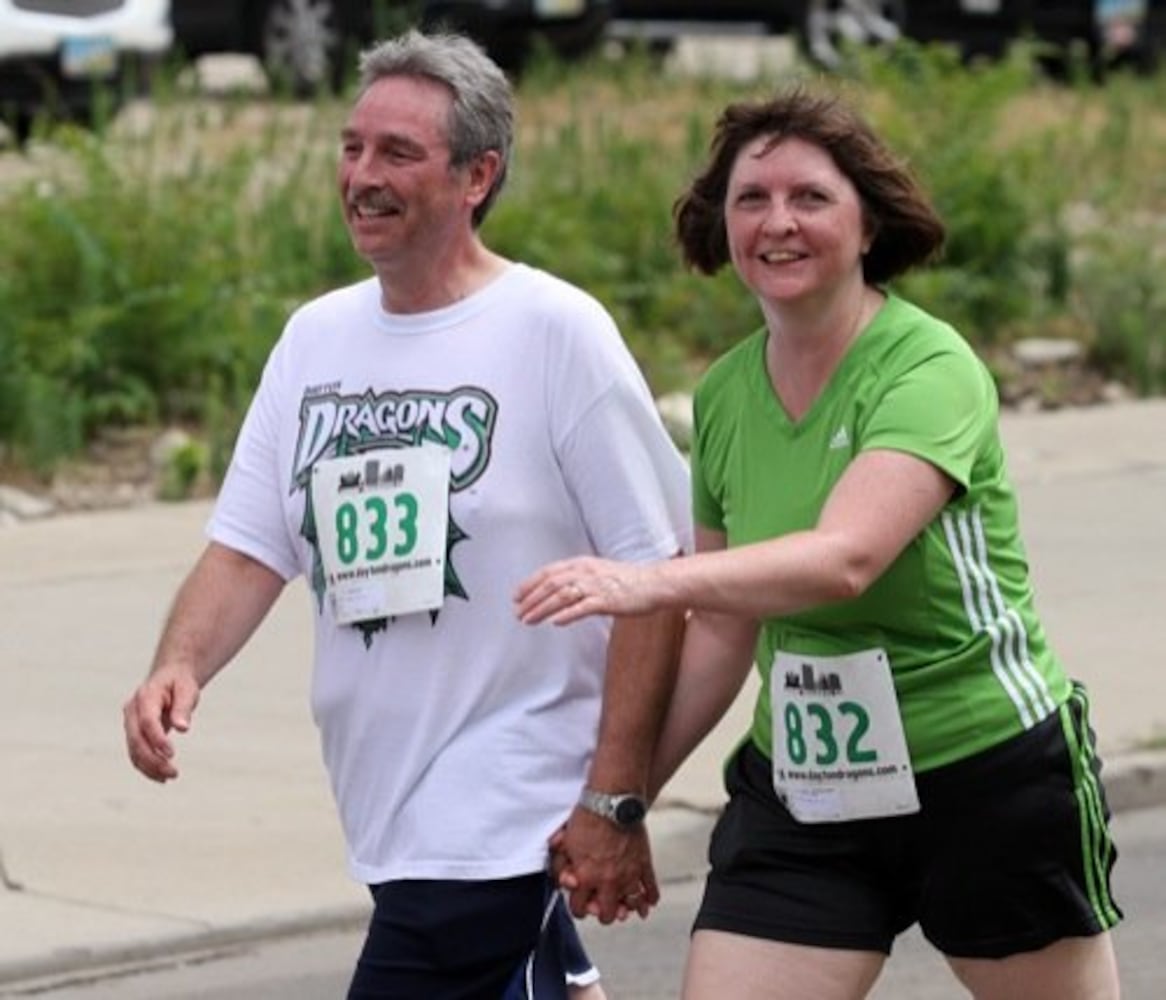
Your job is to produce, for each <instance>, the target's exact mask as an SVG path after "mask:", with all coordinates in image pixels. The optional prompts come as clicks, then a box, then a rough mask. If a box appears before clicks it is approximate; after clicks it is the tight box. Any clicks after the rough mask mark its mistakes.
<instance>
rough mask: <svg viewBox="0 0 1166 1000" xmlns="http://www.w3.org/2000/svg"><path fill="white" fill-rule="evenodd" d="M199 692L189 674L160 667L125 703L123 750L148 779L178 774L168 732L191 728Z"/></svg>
mask: <svg viewBox="0 0 1166 1000" xmlns="http://www.w3.org/2000/svg"><path fill="white" fill-rule="evenodd" d="M198 694H199V688H198V684H197V683H196V682H195V681H194V679H193V678H192V677H191V676H190V675H189V674H188V673H186V672H185V671H182V670H180V669H177V668H167V667H163V668H161V669H159V670H156V671H154V672H153V673H151V674H150V676H149V677H147V678H146V680H145V681H144V682H143V683H142V684H141V686H140V687H139V688H138V689H137V690H136V691H135V692H134V693H133V695H131V696H130V699H129V701H127V702H126V703H125V706H124V707H123V709H122V722H123V724H124V726H125V736H126V750H127V751H128V753H129V757H130V761H131V762H132V763H133V765H134V767H136V768H137V769H138V770H139V771H141V772H142V774H144V775H145V776H146V777H147V778H149V779H150V780H151V781H157V782H165V781H169V780H170V779H172V778H177V777H178V768H177V767H175V766H174V746H173V744H172V743H171V741H170V739H169V735H168V734H169V733H170V731H171V730H176V731H177V732H180V733H185V732H186V731H187V730H188V729H190V716H191V714H192V713H193V712H194V708H195V706H196V705H197V704H198Z"/></svg>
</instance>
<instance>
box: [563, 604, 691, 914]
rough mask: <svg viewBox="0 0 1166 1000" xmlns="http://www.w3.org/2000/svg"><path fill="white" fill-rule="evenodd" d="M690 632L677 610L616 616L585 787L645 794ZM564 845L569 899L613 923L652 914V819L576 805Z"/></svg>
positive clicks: (575, 907)
mask: <svg viewBox="0 0 1166 1000" xmlns="http://www.w3.org/2000/svg"><path fill="white" fill-rule="evenodd" d="M683 633H684V616H683V614H682V613H680V612H676V611H663V612H656V613H653V614H649V615H639V616H634V617H627V618H618V619H616V621H615V623H614V625H613V627H612V633H611V640H610V643H609V645H608V656H607V674H606V677H605V680H604V689H603V711H602V715H601V717H600V723H599V741H598V745H597V747H596V751H595V756H594V758H593V759H592V763H591V770H590V773H589V775H588V778H587V787H588V788H591V789H594V790H596V791H600V792H608V793H619V792H631V793H634V794H636V795H640V796H646V794H647V791H648V783H649V780H650V773H649V772H650V768H651V765H652V757H653V752H654V750H655V747H656V741H657V738H658V736H659V733H660V728H661V726H662V724H663V719H664V716H665V714H666V712H667V710H668V704H669V701H670V699H671V696H672V688H673V685H674V684H675V681H676V667H677V663H678V660H679V656H680V645H681V641H682V638H683ZM561 847H562V850H563V851H564V852H565V854H566V856H567V857H568V858H569V859H570V876H571V877H570V879H569V883H573V887H572V888H571V891H570V907H571V911H572V912H573V913H574V914H575V915H576V916H579V917H581V916H584V915H586V914H588V913H590V914H592V915H594V916H597V917H599V919H600V921H601V922H602V923H605V924H606V923H610V922H611V921H612V920H614V919H616V918H617V917H621V916H623V915H625V914H626V912H627V904H626V903H625V902H624V901H625V898H626V897H627V896H628V895H629V894H633V897H635V896H636V894H638V898H635V902H634V904H633V908H634V909H637V910H638V911H639V913H640V915H641V916H646V915H647V912H648V909H649V908H650V906H652V905H654V904H655V903H656V902H657V901H658V900H659V898H660V893H659V889H658V886H657V884H656V878H655V874H654V872H653V870H652V857H651V849H650V846H649V842H648V832H647V828H646V826H645V825H644V824H643V823H641V824H639V825H638V826H637V827H635V828H632V829H622V828H620V827H618V826H616V825H615V824H614V823H612V822H611V821H610V820H607V819H604V818H602V817H600V816H597V815H595V814H594V813H592V812H589V811H588V810H586V809H584V808H582V807H580V806H576V808H575V809H574V811H573V812H572V813H571V816H570V818H569V819H568V821H567V826H566V829H565V833H564V835H563V837H562V839H561Z"/></svg>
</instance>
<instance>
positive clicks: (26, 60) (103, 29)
mask: <svg viewBox="0 0 1166 1000" xmlns="http://www.w3.org/2000/svg"><path fill="white" fill-rule="evenodd" d="M170 42H171V26H170V11H169V4H168V3H167V2H166V0H0V120H3V121H4V122H5V123H6V124H7V125H8V127H9V129H10V130H11V131H12V133H13V134H14V135H15V137H16V141H17V142H18V143H20V142H23V141H24V140H25V139H26V138H27V137H28V133H29V131H30V130H31V128H32V123H33V121H34V119H35V118H36V117H37V116H38V115H44V116H46V117H51V118H56V119H72V120H74V121H76V122H78V123H80V124H83V125H88V124H91V123H92V122H93V121H94V120H95V119H96V118H97V117H99V115H100V112H101V111H102V110H105V111H107V112H109V111H113V110H114V109H115V106H116V104H117V103H118V102H119V101H120V99H121V98H122V97H123V96H124V95H125V94H126V93H127V92H128V91H131V90H136V89H138V87H139V86H140V85H141V84H142V83H143V82H144V80H145V78H146V76H147V75H148V71H149V68H150V66H151V65H152V64H153V63H155V62H158V61H160V60H161V59H162V58H163V57H164V56H165V54H166V52H167V50H168V49H169V48H170Z"/></svg>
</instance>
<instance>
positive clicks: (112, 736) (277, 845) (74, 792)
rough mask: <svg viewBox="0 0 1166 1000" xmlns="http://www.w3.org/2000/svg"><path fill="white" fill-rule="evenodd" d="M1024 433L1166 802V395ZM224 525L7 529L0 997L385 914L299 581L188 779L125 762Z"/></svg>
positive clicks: (1083, 659)
mask: <svg viewBox="0 0 1166 1000" xmlns="http://www.w3.org/2000/svg"><path fill="white" fill-rule="evenodd" d="M1004 432H1005V436H1006V439H1007V441H1008V445H1009V453H1010V457H1011V465H1012V471H1013V478H1014V480H1015V482H1016V483H1017V487H1018V489H1019V492H1020V497H1021V504H1022V516H1023V518H1024V524H1025V529H1026V537H1027V540H1028V544H1029V550H1030V556H1031V560H1032V563H1033V572H1034V576H1035V580H1036V587H1037V596H1038V606H1039V609H1040V611H1041V612H1042V615H1043V617H1044V620H1045V623H1046V625H1047V628H1048V631H1049V634H1050V635H1051V637H1052V640H1053V642H1054V644H1055V645H1056V647H1057V648H1058V650H1059V651H1060V653H1061V655H1062V658H1063V659H1064V660H1065V662H1066V664H1067V665H1068V667H1069V669H1070V671H1071V673H1072V674H1073V675H1074V676H1076V677H1079V678H1080V679H1081V680H1083V681H1085V682H1086V684H1088V685H1089V688H1090V691H1091V693H1092V696H1093V705H1094V723H1095V725H1096V727H1097V730H1098V738H1099V743H1100V746H1101V749H1102V752H1103V754H1104V755H1105V757H1106V759H1107V768H1106V772H1105V775H1104V777H1105V780H1106V783H1107V787H1108V789H1109V793H1110V796H1111V800H1112V803H1113V805H1114V806H1115V808H1118V809H1125V808H1134V807H1137V806H1139V805H1149V804H1159V803H1162V802H1166V750H1164V749H1162V748H1164V747H1166V670H1164V669H1163V668H1162V665H1161V664H1160V663H1159V662H1158V661H1159V656H1158V654H1157V650H1158V649H1159V648H1160V642H1161V638H1162V635H1163V625H1162V623H1163V620H1164V618H1166V517H1164V516H1163V515H1164V513H1166V401H1151V402H1141V403H1132V404H1121V405H1114V406H1109V407H1104V408H1097V409H1088V410H1068V411H1061V412H1057V413H1050V414H1034V415H1016V414H1010V415H1007V416H1006V418H1005V421H1004ZM208 511H209V506H208V505H207V504H203V503H195V504H181V505H173V506H170V505H153V506H147V507H142V508H136V509H132V510H124V511H117V512H109V513H102V514H94V515H83V516H68V517H59V518H53V519H48V520H44V521H37V522H29V523H26V524H23V525H19V526H16V527H10V528H6V529H3V530H0V622H2V626H0V662H2V663H3V669H2V670H0V754H2V759H3V764H2V765H0V881H2V885H0V995H2V994H3V993H4V992H5V991H4V989H3V987H4V984H10V985H11V984H14V983H16V982H17V981H27V980H30V979H32V978H35V977H45V976H53V975H62V974H65V973H67V972H69V971H71V970H75V969H81V968H88V967H92V966H95V965H106V964H116V963H120V962H125V961H133V960H137V959H140V958H144V957H148V956H150V955H152V954H158V953H166V952H172V951H176V950H179V949H182V950H188V949H196V948H202V947H212V946H215V945H218V944H222V943H224V942H226V941H231V940H239V939H244V938H255V937H259V936H265V935H269V934H279V933H288V932H292V931H295V930H298V929H304V928H309V927H318V926H321V925H326V924H330V923H332V924H338V923H347V922H351V921H356V920H360V919H362V918H363V915H364V914H365V913H366V912H367V904H366V897H365V894H364V892H363V890H362V889H361V888H359V887H357V886H355V885H353V884H351V883H350V882H349V881H348V880H347V877H346V875H345V872H344V852H343V846H342V843H341V839H340V833H339V828H338V824H337V821H336V818H335V814H334V811H333V807H332V803H331V800H330V796H329V793H328V790H327V785H326V781H325V777H324V773H323V769H322V765H321V764H320V761H319V754H318V749H317V741H316V735H315V731H314V729H313V726H312V724H311V720H310V718H309V715H308V708H307V686H308V673H309V655H310V648H311V643H310V619H311V616H310V614H309V613H308V603H307V596H306V593H305V591H304V589H303V588H302V586H294V587H292V588H291V589H290V591H289V592H288V593H286V594H285V595H284V596H283V597H282V598H281V600H280V602H279V604H278V605H277V606H276V608H275V611H274V613H273V615H272V617H271V619H270V620H269V621H268V622H267V623H266V624H265V625H264V627H263V628H262V629H261V631H260V633H259V635H258V636H257V637H256V638H255V640H254V641H253V642H252V643H251V645H250V646H249V647H248V648H247V649H246V650H245V651H244V653H243V654H242V655H241V656H240V662H238V663H236V664H235V665H234V666H232V667H231V668H230V669H229V670H227V671H226V672H225V673H224V674H223V675H222V676H221V677H220V678H219V679H218V680H216V681H215V683H214V684H213V685H212V686H211V687H210V688H209V689H208V691H207V692H206V693H205V695H204V697H203V702H202V705H201V706H200V709H199V711H198V713H197V716H196V719H195V725H194V729H193V731H192V732H191V734H190V735H189V736H187V737H185V738H183V739H182V742H181V747H180V766H181V767H182V771H183V773H182V777H181V779H180V780H179V781H178V782H177V783H176V784H174V785H173V786H170V787H165V788H162V787H157V786H154V785H152V784H150V783H148V782H146V781H144V780H143V779H141V778H140V777H139V776H138V775H137V774H136V773H135V772H134V771H133V770H132V769H131V768H130V766H129V764H128V762H127V760H126V758H125V753H124V750H123V746H122V735H121V722H120V714H121V704H122V702H123V700H124V699H125V697H126V696H127V694H128V693H129V691H130V690H131V689H132V687H133V686H134V685H135V684H136V683H137V681H138V680H139V679H140V677H141V676H142V674H143V673H144V671H145V669H146V666H147V663H148V660H149V657H150V655H151V652H152V649H153V645H154V641H155V639H156V636H157V633H158V630H159V627H160V625H161V621H162V618H163V616H164V614H165V612H166V609H167V607H168V605H169V602H170V599H171V596H172V594H173V592H174V590H175V588H176V586H177V584H178V582H179V581H180V579H181V578H182V576H183V575H184V573H185V571H186V570H187V569H188V568H189V566H190V564H191V562H192V561H193V559H194V557H195V555H196V554H197V552H198V551H199V550H200V549H201V547H202V525H203V523H204V522H205V520H206V517H207V514H208ZM749 693H750V694H751V693H752V689H750V692H749ZM748 715H749V704H748V698H747V697H743V698H742V699H741V700H740V701H739V703H738V704H737V705H736V706H735V707H734V708H733V710H732V711H731V713H730V715H729V717H728V718H727V719H726V720H725V722H724V723H723V724H722V725H721V726H720V727H719V728H718V730H717V731H716V733H715V734H714V736H713V737H711V738H710V739H709V740H707V741H706V743H705V744H704V745H703V746H702V747H701V749H700V750H699V751H698V753H697V754H696V755H695V756H694V757H693V758H692V760H690V761H689V762H688V764H686V766H685V768H684V769H683V770H682V772H681V773H680V774H679V775H678V776H677V778H676V779H675V780H674V781H673V782H672V783H671V784H670V785H669V787H668V788H667V789H666V790H665V793H664V796H663V798H662V801H661V804H660V806H659V807H658V809H657V810H656V811H654V813H653V817H652V821H651V824H652V827H653V831H654V835H655V839H656V843H657V848H656V854H657V859H658V862H659V865H660V867H661V874H662V876H663V877H665V878H676V877H682V876H684V875H687V874H689V873H691V872H695V871H698V870H700V869H701V867H702V864H703V862H702V858H701V851H702V849H703V844H702V843H701V840H702V838H703V835H704V830H705V829H706V828H707V815H708V814H709V813H711V812H712V811H714V810H715V809H716V808H717V806H718V805H719V803H720V801H721V790H720V784H719V774H718V771H719V765H720V761H721V759H722V758H723V756H724V754H725V753H726V752H727V751H728V749H729V748H730V747H731V746H732V744H733V743H734V742H735V740H736V739H737V738H738V737H739V735H740V734H741V733H743V732H744V731H745V728H746V725H747V720H748ZM1155 744H1157V747H1158V749H1154V745H1155Z"/></svg>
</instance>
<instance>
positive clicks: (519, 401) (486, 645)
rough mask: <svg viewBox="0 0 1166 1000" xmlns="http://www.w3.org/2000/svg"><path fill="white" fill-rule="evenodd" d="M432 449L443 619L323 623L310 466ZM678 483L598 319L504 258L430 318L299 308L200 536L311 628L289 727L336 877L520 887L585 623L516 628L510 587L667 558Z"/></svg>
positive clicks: (367, 301) (565, 731) (676, 464)
mask: <svg viewBox="0 0 1166 1000" xmlns="http://www.w3.org/2000/svg"><path fill="white" fill-rule="evenodd" d="M422 440H429V441H434V440H436V441H441V442H444V443H445V444H447V445H448V446H450V447H451V449H452V469H451V474H450V497H449V515H450V523H449V534H448V549H447V560H446V580H445V593H446V596H445V598H444V604H443V605H442V607H441V609H440V610H439V611H438V612H437V613H436V614H435V615H434V614H430V613H428V612H422V613H417V614H409V615H401V616H398V617H396V618H393V619H389V620H382V621H380V622H378V623H376V624H375V625H372V626H362V625H357V626H341V625H338V624H337V623H336V622H335V620H334V619H333V618H332V616H331V611H330V603H329V602H327V601H325V600H323V599H322V587H323V575H322V571H321V567H320V564H319V561H318V552H317V550H316V548H315V546H314V545H313V543H312V541H311V540H310V538H312V537H314V535H315V530H314V523H313V518H314V513H313V511H312V510H311V509H310V504H307V503H306V502H305V497H306V493H305V486H306V484H307V482H308V479H309V477H310V471H311V468H312V465H313V464H314V463H315V462H316V461H317V460H319V459H321V458H329V457H332V456H334V455H336V454H337V453H338V452H339V453H341V454H345V453H354V452H364V451H366V450H382V449H391V448H400V447H407V446H410V445H414V444H417V443H419V442H421V441H422ZM689 525H690V515H689V494H688V478H687V470H686V468H685V465H684V462H683V459H682V458H681V456H680V455H679V453H678V452H677V451H676V449H675V448H674V447H673V446H672V443H671V441H670V440H669V438H668V436H667V434H666V432H665V431H664V429H663V426H662V424H661V422H660V420H659V417H658V416H657V414H656V411H655V407H654V406H653V403H652V399H651V395H650V393H649V392H648V389H647V386H646V384H645V383H644V380H643V378H642V376H641V374H640V372H639V369H638V368H637V367H636V365H635V362H634V360H633V359H632V357H631V355H630V354H629V352H628V351H627V349H626V347H625V345H624V344H623V341H622V340H621V338H620V336H619V333H618V331H617V330H616V327H615V324H614V323H613V321H612V319H611V317H610V316H609V315H608V313H607V312H606V311H605V310H604V309H603V307H602V306H601V305H600V304H599V303H598V302H597V301H595V300H594V299H593V298H592V297H590V296H589V295H587V294H586V293H584V292H582V291H581V290H579V289H577V288H575V287H573V286H571V285H569V284H567V283H566V282H563V281H561V280H559V279H557V278H555V277H552V276H551V275H549V274H546V273H545V272H542V271H538V270H535V269H532V268H530V267H527V266H525V265H522V264H512V265H510V266H509V267H508V268H507V270H506V271H505V272H503V274H502V275H501V276H499V277H498V278H497V279H495V280H494V281H493V282H492V283H491V284H490V285H488V286H487V287H486V288H484V289H482V290H481V291H479V292H477V293H476V294H474V295H472V296H470V297H469V298H467V299H464V300H462V301H460V302H458V303H455V304H454V305H451V306H448V307H446V308H443V309H439V310H435V311H433V312H429V313H422V314H411V315H393V314H388V313H386V312H384V310H383V309H382V308H381V304H380V286H379V284H378V283H377V282H376V280H375V279H369V280H367V281H364V282H361V283H359V284H356V285H353V286H350V287H348V288H344V289H340V290H338V291H335V292H332V293H330V294H328V295H324V296H322V297H321V298H319V299H317V300H315V301H313V302H311V303H308V304H307V305H306V306H304V307H303V308H301V309H300V310H299V311H297V312H296V313H295V315H294V316H293V317H292V318H291V320H290V321H289V323H288V325H287V328H286V329H285V331H284V334H283V337H282V338H281V340H280V342H279V343H278V344H277V345H276V347H275V349H274V350H273V352H272V354H271V357H270V358H269V359H268V363H267V366H266V368H265V370H264V374H263V380H262V383H261V384H260V387H259V390H258V392H257V394H256V396H255V399H254V400H253V402H252V405H251V409H250V411H249V413H248V415H247V419H246V421H245V423H244V425H243V428H242V431H241V432H240V437H239V441H238V444H237V446H236V450H235V455H234V457H233V460H232V464H231V468H230V470H229V471H228V474H227V477H226V480H225V482H224V485H223V489H222V492H221V494H220V496H219V499H218V503H217V505H216V508H215V511H214V514H213V516H212V519H211V522H210V524H209V526H208V534H209V535H210V537H211V538H213V539H214V540H215V541H217V542H220V543H222V544H224V545H226V546H229V547H230V548H232V549H236V550H239V551H241V552H244V553H246V554H247V555H249V556H251V557H253V558H255V559H257V560H259V561H260V562H262V563H264V564H265V565H267V566H269V567H270V568H271V569H273V570H274V571H275V572H277V573H279V574H280V575H281V576H282V577H284V578H285V579H288V580H290V579H292V578H293V577H295V576H296V575H298V574H300V573H304V574H305V575H306V576H307V580H308V583H309V585H310V587H311V589H312V590H313V592H314V599H313V608H314V609H315V613H316V625H317V627H316V639H315V666H314V673H313V681H312V712H313V716H314V718H315V720H316V723H317V725H318V726H319V729H320V735H321V742H322V746H323V753H324V761H325V764H326V765H327V769H328V772H329V775H330V779H331V784H332V789H333V792H334V794H335V797H336V801H337V803H338V806H339V810H340V816H341V821H342V823H343V827H344V832H345V836H346V839H347V843H348V854H349V867H350V870H351V873H352V875H353V877H354V878H356V879H357V880H359V881H361V882H366V883H370V884H375V883H379V882H385V881H389V880H392V879H400V878H447V879H450V878H452V879H468V880H478V879H494V878H507V877H511V876H514V875H519V874H525V873H529V872H533V871H538V870H539V869H540V868H542V867H543V865H544V863H545V859H546V840H547V837H548V835H549V834H550V833H551V832H552V831H553V830H554V829H555V828H556V827H557V826H558V825H559V824H560V823H561V822H562V821H563V820H564V818H565V817H566V815H567V813H568V812H569V810H570V808H571V806H572V805H573V803H574V802H575V800H576V799H577V797H578V794H579V790H580V786H581V784H582V781H583V779H584V777H585V774H586V768H587V764H588V761H589V758H590V754H591V752H592V749H593V746H594V742H595V738H596V731H597V726H598V719H599V711H600V701H601V693H602V683H603V673H604V665H605V657H606V645H607V637H608V633H609V622H608V621H606V620H601V619H588V620H586V621H584V622H581V623H578V624H576V625H572V626H569V627H566V628H559V627H555V626H552V625H541V626H537V627H530V626H526V625H522V624H520V623H519V622H518V620H517V619H516V618H515V614H514V607H513V601H512V598H513V594H514V591H515V589H516V587H517V585H518V583H519V582H520V581H521V580H522V579H524V578H525V577H526V576H528V575H529V574H530V573H531V572H532V571H534V570H535V569H537V568H538V567H540V566H542V565H543V564H545V563H547V562H549V561H552V560H555V559H560V558H564V557H566V556H571V555H578V554H583V553H598V554H602V555H605V556H610V557H612V558H618V559H623V560H649V559H659V558H666V557H668V556H671V555H673V554H674V553H675V552H677V551H678V550H681V549H685V550H688V549H690V526H689Z"/></svg>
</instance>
